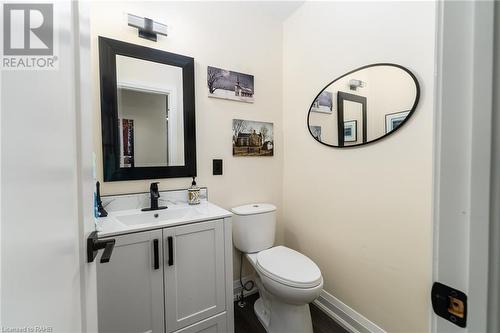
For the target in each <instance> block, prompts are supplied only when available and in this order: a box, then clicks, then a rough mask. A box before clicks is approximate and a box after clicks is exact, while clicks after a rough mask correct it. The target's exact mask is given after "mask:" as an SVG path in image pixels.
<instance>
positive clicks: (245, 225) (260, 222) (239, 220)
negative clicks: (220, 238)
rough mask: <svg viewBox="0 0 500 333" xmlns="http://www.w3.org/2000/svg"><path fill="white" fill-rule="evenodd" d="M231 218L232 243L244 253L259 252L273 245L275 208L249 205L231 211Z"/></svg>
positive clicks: (267, 205)
mask: <svg viewBox="0 0 500 333" xmlns="http://www.w3.org/2000/svg"><path fill="white" fill-rule="evenodd" d="M231 212H232V213H233V214H234V216H233V221H232V224H233V243H234V246H235V247H236V248H237V249H238V250H240V251H241V252H244V253H253V252H259V251H262V250H265V249H268V248H270V247H272V246H273V244H274V233H275V230H276V206H274V205H271V204H264V203H262V204H250V205H244V206H239V207H234V208H233V209H231Z"/></svg>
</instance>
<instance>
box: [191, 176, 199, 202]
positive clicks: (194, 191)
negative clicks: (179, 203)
mask: <svg viewBox="0 0 500 333" xmlns="http://www.w3.org/2000/svg"><path fill="white" fill-rule="evenodd" d="M188 203H189V204H190V205H198V204H199V203H200V188H199V187H198V186H197V185H196V180H195V177H193V181H192V182H191V187H190V188H188Z"/></svg>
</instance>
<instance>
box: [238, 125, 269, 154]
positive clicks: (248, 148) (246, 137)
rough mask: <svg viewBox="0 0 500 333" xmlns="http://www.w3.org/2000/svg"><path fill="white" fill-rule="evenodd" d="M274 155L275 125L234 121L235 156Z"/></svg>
mask: <svg viewBox="0 0 500 333" xmlns="http://www.w3.org/2000/svg"><path fill="white" fill-rule="evenodd" d="M273 155H274V133H273V123H265V122H260V121H251V120H243V119H233V156H273Z"/></svg>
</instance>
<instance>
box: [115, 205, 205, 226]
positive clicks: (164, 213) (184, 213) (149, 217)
mask: <svg viewBox="0 0 500 333" xmlns="http://www.w3.org/2000/svg"><path fill="white" fill-rule="evenodd" d="M196 215H199V213H198V212H197V210H196V208H194V207H183V208H174V209H169V208H167V209H162V210H155V211H148V212H138V213H134V214H129V215H119V216H116V217H115V218H116V219H117V220H118V221H119V222H121V223H123V224H125V225H128V226H132V225H141V224H155V223H160V222H165V221H167V220H177V219H185V218H188V217H194V216H196Z"/></svg>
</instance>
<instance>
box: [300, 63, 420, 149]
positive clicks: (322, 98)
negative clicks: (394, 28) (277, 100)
mask: <svg viewBox="0 0 500 333" xmlns="http://www.w3.org/2000/svg"><path fill="white" fill-rule="evenodd" d="M419 97H420V86H419V83H418V80H417V78H416V77H415V75H414V74H413V73H412V72H411V71H410V70H408V69H407V68H405V67H403V66H400V65H396V64H390V63H380V64H372V65H368V66H363V67H361V68H358V69H355V70H353V71H351V72H349V73H346V74H344V75H342V76H340V77H339V78H337V79H335V80H333V81H332V82H330V83H329V84H328V85H327V86H326V87H325V88H324V89H323V90H321V92H320V93H319V94H318V95H317V96H316V98H315V99H314V101H313V103H312V104H311V107H310V108H309V113H308V116H307V125H308V128H309V132H310V133H311V135H312V136H313V138H314V139H315V140H317V141H318V142H320V143H322V144H324V145H327V146H330V147H336V148H347V147H357V146H361V145H365V144H368V143H372V142H375V141H378V140H380V139H382V138H385V137H387V136H388V135H391V134H393V133H395V132H396V131H397V130H399V129H400V128H401V127H402V126H403V125H404V124H405V123H406V122H407V121H408V119H410V117H411V116H412V115H413V113H414V112H415V109H416V107H417V104H418V100H419Z"/></svg>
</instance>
